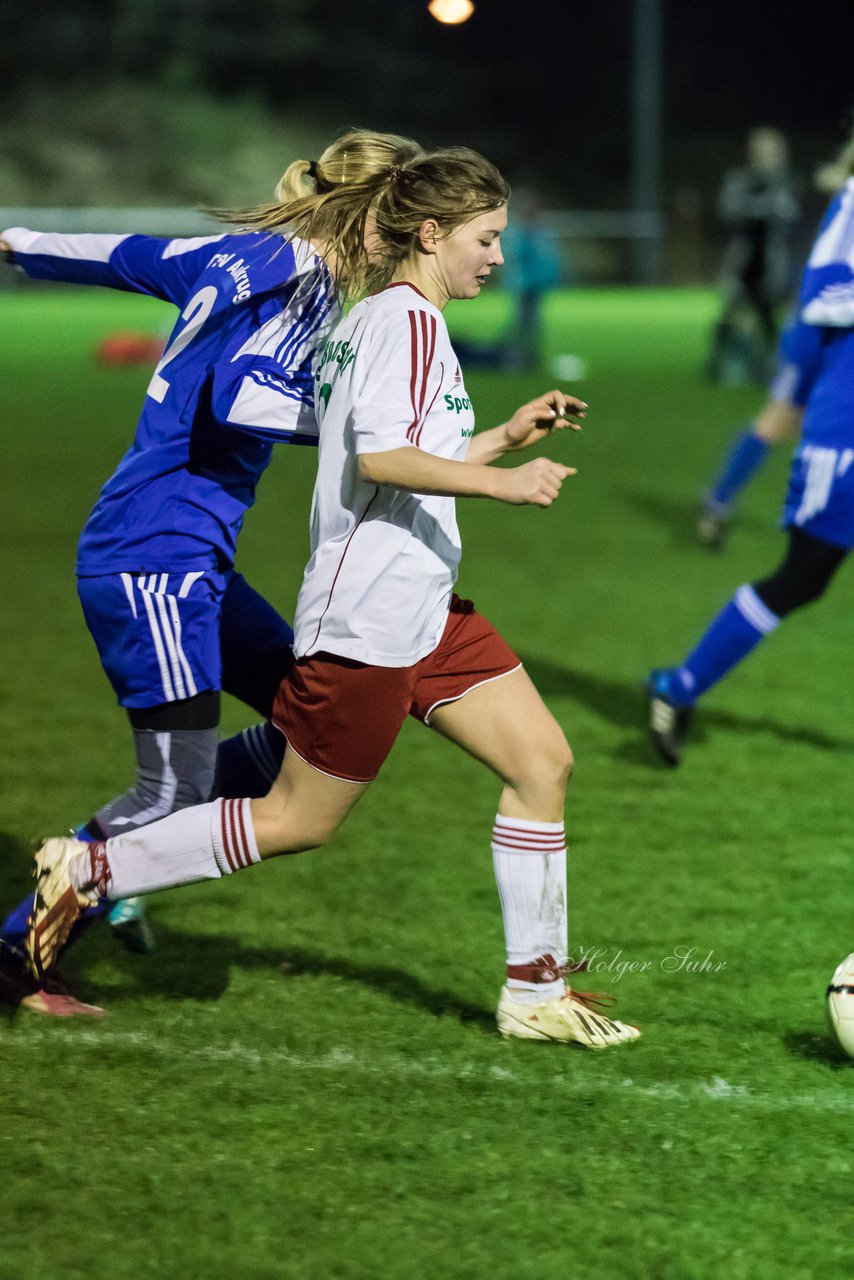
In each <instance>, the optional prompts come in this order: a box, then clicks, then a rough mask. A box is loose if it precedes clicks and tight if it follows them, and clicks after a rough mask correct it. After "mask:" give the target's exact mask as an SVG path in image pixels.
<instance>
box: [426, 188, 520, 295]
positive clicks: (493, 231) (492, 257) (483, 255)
mask: <svg viewBox="0 0 854 1280" xmlns="http://www.w3.org/2000/svg"><path fill="white" fill-rule="evenodd" d="M506 226H507V206H506V205H502V206H501V208H500V209H490V210H488V212H486V213H479V214H478V215H477V217H476V218H472V220H471V221H470V222H464V223H463V225H462V226H461V227H457V228H456V229H455V230H454V231H452V232H451V233H450V235H447V236H441V237H439V238H438V239H437V240H436V261H437V265H438V267H439V271H440V273H441V276H442V282H443V284H444V287H445V289H446V291H447V294H448V297H449V298H476V297H477V295H478V294H479V293H480V291H481V288H482V286H483V283H484V281H485V280H486V279H487V277H488V276H489V275H490V274H491V273H492V268H493V267H500V266H501V265H502V264H503V262H504V258H503V257H502V254H501V233H502V231H504V229H505V228H506Z"/></svg>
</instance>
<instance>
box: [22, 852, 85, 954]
mask: <svg viewBox="0 0 854 1280" xmlns="http://www.w3.org/2000/svg"><path fill="white" fill-rule="evenodd" d="M85 849H86V845H85V844H84V843H83V842H82V841H80V840H73V839H71V838H70V837H68V836H58V837H55V838H53V839H51V840H45V842H44V844H42V846H41V848H40V849H39V850H38V851H37V853H36V866H35V871H34V872H33V875H34V876H35V881H36V892H35V901H34V903H33V913H32V915H31V916H30V918H29V920H28V921H27V959H28V961H29V965H30V969H31V970H32V972H33V974H34V975H35V976H36V977H37V978H39V979H42V978H44V976H45V974H46V973H47V972H48V971H49V970H50V969H51V968H52V966H53V965H54V963H55V961H56V957H57V955H58V954H59V952H60V950H61V949H62V947H63V946H64V945H65V943H66V942H67V941H68V935H69V934H70V933H71V930H72V929H73V927H74V925H75V923H76V922H77V920H79V918H80V916H81V915H82V913H83V912H84V911H85V909H86V908H87V907H90V906H91V905H92V903H93V902H94V901H95V899H94V898H89V897H86V896H85V895H84V894H82V893H79V892H78V891H77V889H76V888H75V887H74V883H73V881H72V878H71V866H72V863H73V861H74V859H75V858H76V857H77V856H78V855H79V854H81V853H83V852H84V850H85Z"/></svg>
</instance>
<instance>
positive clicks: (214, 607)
mask: <svg viewBox="0 0 854 1280" xmlns="http://www.w3.org/2000/svg"><path fill="white" fill-rule="evenodd" d="M77 591H78V594H79V596H80V603H81V605H82V606H83V614H84V617H85V618H86V625H87V626H88V628H89V630H90V631H91V633H92V637H93V639H94V641H95V645H96V647H97V649H98V654H99V656H100V658H101V664H102V666H103V668H104V671H105V672H106V674H107V678H108V679H109V681H110V684H111V685H112V686H113V689H114V690H115V693H116V697H117V698H118V701H119V703H120V705H121V706H123V707H156V706H162V705H163V704H164V703H168V702H179V701H181V700H183V699H185V698H192V697H195V695H196V694H197V693H204V692H205V691H207V690H220V689H224V690H225V691H226V692H227V693H232V692H233V693H234V694H235V696H236V697H239V698H242V699H243V701H245V702H248V703H249V704H250V705H251V706H253V707H255V708H256V710H258V711H259V713H260V714H262V715H269V714H270V711H271V709H272V703H273V699H274V697H275V693H276V689H277V688H278V684H279V682H280V681H281V680H282V679H283V678H284V676H285V675H286V674H287V672H288V670H289V669H290V667H291V665H292V663H293V653H292V651H291V644H292V642H293V632H292V631H291V628H290V627H289V626H288V624H287V622H285V620H284V618H282V617H281V616H280V614H278V613H277V612H276V610H275V609H274V608H273V607H272V605H270V604H268V603H267V601H266V600H265V599H264V598H263V596H260V595H259V594H258V593H257V592H256V591H253V589H252V588H251V587H250V586H249V584H248V583H247V582H246V580H245V579H244V578H243V577H242V576H241V575H240V574H239V573H235V572H234V571H231V572H228V573H217V572H215V571H214V570H212V569H205V570H202V571H198V570H196V571H194V572H192V573H187V572H185V571H181V572H178V573H149V574H142V575H140V574H132V573H115V574H106V575H104V576H103V577H99V578H78V580H77Z"/></svg>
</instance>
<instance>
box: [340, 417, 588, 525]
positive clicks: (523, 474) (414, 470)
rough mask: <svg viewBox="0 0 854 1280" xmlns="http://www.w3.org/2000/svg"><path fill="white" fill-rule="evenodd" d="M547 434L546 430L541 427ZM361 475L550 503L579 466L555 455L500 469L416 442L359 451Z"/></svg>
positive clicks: (438, 490)
mask: <svg viewBox="0 0 854 1280" xmlns="http://www.w3.org/2000/svg"><path fill="white" fill-rule="evenodd" d="M540 438H542V432H540ZM358 466H359V476H360V478H361V479H362V480H364V481H365V482H366V483H367V484H378V485H388V486H389V487H390V488H392V489H402V490H404V492H406V493H423V494H436V495H438V496H440V497H454V498H494V499H495V500H496V501H498V502H509V503H511V504H512V505H514V506H526V505H527V506H536V507H549V506H551V504H552V503H553V502H554V500H555V498H556V497H557V496H558V494H559V493H560V488H561V485H562V484H563V482H564V480H565V479H566V478H567V476H572V475H575V468H574V467H565V466H563V464H562V463H560V462H552V461H551V459H550V458H534V459H533V461H531V462H526V463H524V464H523V465H522V466H519V467H508V468H506V469H499V468H497V467H490V466H487V465H484V464H474V465H472V463H471V462H469V461H466V462H454V461H452V460H451V459H448V458H437V457H435V455H434V454H432V453H427V452H425V451H424V450H423V449H418V448H416V446H415V445H412V446H410V447H407V448H403V449H389V450H387V451H385V452H382V453H363V454H360V455H359V461H358Z"/></svg>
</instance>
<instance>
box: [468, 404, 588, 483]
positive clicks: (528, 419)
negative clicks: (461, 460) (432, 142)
mask: <svg viewBox="0 0 854 1280" xmlns="http://www.w3.org/2000/svg"><path fill="white" fill-rule="evenodd" d="M586 409H587V405H586V404H585V403H584V401H583V400H579V399H577V398H576V397H575V396H568V395H566V394H565V393H564V392H563V391H547V392H546V393H545V394H544V395H541V396H537V398H536V399H535V400H529V401H528V403H527V404H523V405H522V406H521V407H520V408H518V409H517V410H516V412H515V413H514V414H513V417H512V418H510V420H509V421H508V422H504V423H502V424H501V426H500V427H493V428H492V429H491V430H490V431H481V432H479V433H478V434H477V435H476V436H473V437H472V441H471V444H470V445H469V451H468V454H467V455H466V462H468V463H472V462H474V463H481V464H484V465H486V464H489V463H490V462H495V460H496V458H500V457H502V456H503V455H504V454H505V453H518V452H519V451H520V450H521V449H528V448H530V446H531V445H534V444H539V443H540V441H541V440H542V439H543V437H544V436H545V435H547V434H548V432H549V431H562V430H563V429H564V428H565V427H569V428H570V430H571V431H580V430H581V423H580V422H573V421H572V418H583V417H584V416H585V411H586Z"/></svg>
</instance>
